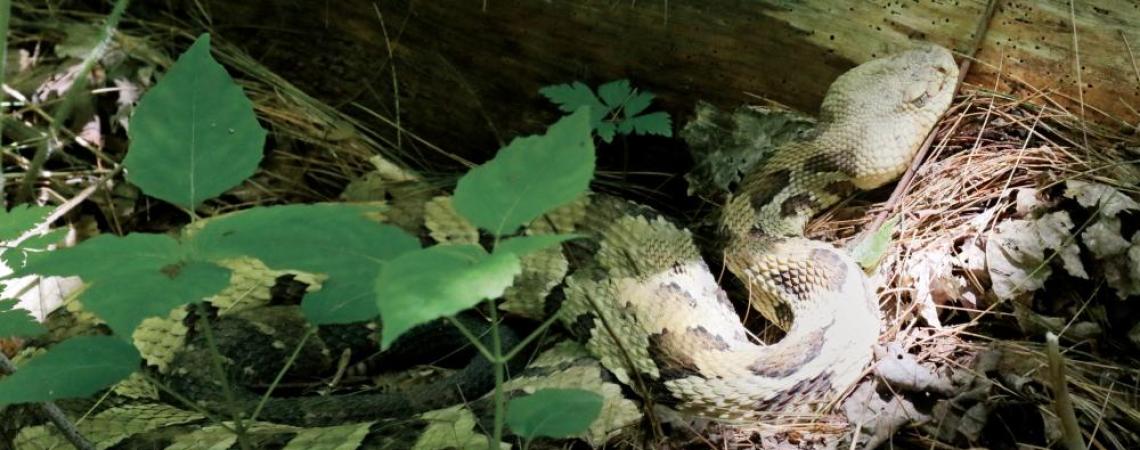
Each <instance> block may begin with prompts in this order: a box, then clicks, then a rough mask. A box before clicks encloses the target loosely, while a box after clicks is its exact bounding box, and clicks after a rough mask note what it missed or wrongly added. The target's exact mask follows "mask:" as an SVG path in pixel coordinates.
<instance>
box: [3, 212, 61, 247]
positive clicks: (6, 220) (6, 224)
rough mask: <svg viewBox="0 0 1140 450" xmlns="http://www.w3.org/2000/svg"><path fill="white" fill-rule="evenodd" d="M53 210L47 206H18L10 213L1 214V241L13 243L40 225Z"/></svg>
mask: <svg viewBox="0 0 1140 450" xmlns="http://www.w3.org/2000/svg"><path fill="white" fill-rule="evenodd" d="M51 211H52V208H50V207H47V206H28V205H17V206H15V207H13V208H12V210H11V211H8V212H0V241H11V240H13V239H16V238H18V237H20V236H22V235H23V234H24V233H26V232H27V231H28V230H31V229H32V227H35V226H36V225H39V223H40V222H42V221H43V220H44V219H45V218H47V216H48V214H51Z"/></svg>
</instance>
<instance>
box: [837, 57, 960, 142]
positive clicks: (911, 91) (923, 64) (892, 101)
mask: <svg viewBox="0 0 1140 450" xmlns="http://www.w3.org/2000/svg"><path fill="white" fill-rule="evenodd" d="M957 81H958V66H957V65H956V64H955V63H954V57H953V55H952V54H951V53H950V51H949V50H947V49H945V48H943V47H940V46H937V45H933V44H924V45H922V46H920V47H918V48H914V49H911V50H907V51H903V52H900V53H896V54H893V55H890V56H887V57H884V58H879V59H875V60H871V61H868V62H866V63H863V64H861V65H859V66H858V67H855V68H854V69H851V70H850V71H848V72H847V73H845V74H843V75H842V76H840V77H839V78H838V79H836V80H835V83H833V84H832V85H831V87H830V88H829V89H828V94H827V97H826V98H825V99H824V102H823V105H822V106H821V107H820V116H821V121H827V120H828V119H829V118H843V117H849V116H852V115H859V116H862V117H867V118H871V119H872V120H874V118H882V119H891V118H895V120H897V118H899V117H900V116H901V117H905V118H908V119H910V121H911V123H914V124H915V125H920V126H923V127H926V126H930V125H932V124H933V123H934V121H935V120H936V119H937V118H938V116H940V115H942V113H943V112H944V111H946V109H947V108H948V107H949V106H950V101H951V100H952V99H953V95H954V88H955V86H956V84H957ZM903 123H906V122H903Z"/></svg>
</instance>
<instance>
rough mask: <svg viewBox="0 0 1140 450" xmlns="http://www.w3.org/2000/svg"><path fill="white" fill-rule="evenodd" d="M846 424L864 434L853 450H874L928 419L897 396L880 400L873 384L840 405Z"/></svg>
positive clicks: (869, 384)
mask: <svg viewBox="0 0 1140 450" xmlns="http://www.w3.org/2000/svg"><path fill="white" fill-rule="evenodd" d="M843 413H844V415H846V416H847V420H848V421H849V422H850V423H852V424H856V425H857V426H859V427H860V430H864V431H866V433H865V434H861V435H860V439H859V440H860V442H858V443H857V444H860V445H859V446H857V447H854V448H863V449H867V450H871V449H874V448H876V447H878V446H879V445H881V444H882V443H884V442H886V441H887V439H890V438H891V436H894V434H895V432H897V431H898V430H899V429H901V428H902V427H904V426H907V425H908V424H911V423H912V422H913V423H924V422H927V421H929V420H930V416H927V415H926V414H923V413H921V412H919V411H918V410H917V409H915V407H914V404H913V403H911V402H910V401H909V400H907V399H905V398H902V397H900V396H895V397H894V398H892V399H890V400H883V398H882V397H880V396H879V394H878V393H877V392H875V383H873V382H871V383H863V384H861V385H859V387H858V388H856V389H855V392H852V393H851V395H850V396H849V397H847V400H845V401H844V402H843Z"/></svg>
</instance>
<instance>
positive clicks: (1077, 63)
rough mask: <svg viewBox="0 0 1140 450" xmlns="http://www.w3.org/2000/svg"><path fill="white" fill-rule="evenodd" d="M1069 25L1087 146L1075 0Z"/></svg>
mask: <svg viewBox="0 0 1140 450" xmlns="http://www.w3.org/2000/svg"><path fill="white" fill-rule="evenodd" d="M1069 25H1071V26H1072V27H1073V71H1074V72H1076V79H1077V99H1078V100H1079V102H1080V106H1081V136H1083V137H1084V143H1085V148H1086V149H1087V148H1088V147H1089V133H1088V131H1087V130H1086V129H1085V86H1084V81H1082V80H1081V46H1080V39H1078V36H1077V12H1076V10H1075V9H1074V6H1073V0H1069Z"/></svg>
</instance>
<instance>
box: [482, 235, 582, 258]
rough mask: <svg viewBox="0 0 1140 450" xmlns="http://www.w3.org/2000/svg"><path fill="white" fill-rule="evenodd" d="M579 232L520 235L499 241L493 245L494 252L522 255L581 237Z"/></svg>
mask: <svg viewBox="0 0 1140 450" xmlns="http://www.w3.org/2000/svg"><path fill="white" fill-rule="evenodd" d="M583 237H585V236H584V235H581V234H539V235H535V236H520V237H516V238H510V239H506V240H503V241H501V242H499V245H496V246H495V253H513V254H514V255H515V256H518V257H523V256H526V255H527V254H529V253H534V252H537V251H539V250H542V249H544V248H547V247H552V246H555V245H558V244H561V243H563V242H566V241H569V240H571V239H578V238H583Z"/></svg>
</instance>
